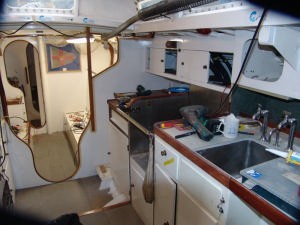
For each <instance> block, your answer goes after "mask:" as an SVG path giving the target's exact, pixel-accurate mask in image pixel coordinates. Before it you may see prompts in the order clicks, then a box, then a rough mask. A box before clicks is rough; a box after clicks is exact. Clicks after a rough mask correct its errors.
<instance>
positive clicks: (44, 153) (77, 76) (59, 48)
mask: <svg viewBox="0 0 300 225" xmlns="http://www.w3.org/2000/svg"><path fill="white" fill-rule="evenodd" d="M117 49H118V42H117V39H113V40H110V42H109V43H105V44H104V43H103V42H102V41H101V40H100V36H99V37H96V38H95V41H94V42H93V43H91V57H92V59H93V60H92V72H93V76H96V75H98V74H99V73H100V72H101V71H103V70H105V69H107V68H108V67H110V66H111V65H112V64H113V63H115V62H116V59H117ZM87 52H88V51H87V50H86V44H85V43H81V44H73V43H67V42H66V39H65V38H63V37H60V36H48V37H47V36H44V37H30V38H23V39H21V38H14V39H13V40H12V41H7V44H6V45H5V48H4V53H3V58H4V64H5V71H2V72H1V74H2V83H3V87H4V91H5V95H6V102H7V111H8V119H9V120H8V121H9V124H10V127H11V129H12V131H13V132H14V133H15V134H16V136H18V138H19V139H21V140H22V141H23V142H24V143H26V144H27V145H28V147H29V149H30V150H31V152H32V156H33V162H34V167H35V170H36V172H37V174H38V175H39V176H41V177H42V178H43V179H45V180H47V181H50V182H59V181H63V180H66V179H69V178H71V177H72V176H73V175H74V174H75V173H76V171H77V170H78V168H79V166H80V152H79V150H80V140H81V138H82V134H83V133H84V131H85V129H86V127H87V125H88V122H89V109H90V102H89V85H88V73H87V71H88V70H87ZM3 74H6V76H3Z"/></svg>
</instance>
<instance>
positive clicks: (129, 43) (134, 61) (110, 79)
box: [75, 40, 172, 178]
mask: <svg viewBox="0 0 300 225" xmlns="http://www.w3.org/2000/svg"><path fill="white" fill-rule="evenodd" d="M148 44H149V43H148V42H145V41H135V40H122V41H120V55H119V57H120V58H119V62H118V63H117V64H116V65H115V66H113V67H111V68H110V69H108V70H106V71H105V72H104V73H102V74H101V75H99V76H96V77H94V78H93V84H94V90H95V91H94V98H95V99H94V104H95V117H96V131H95V132H91V128H90V126H89V127H88V129H87V130H86V133H85V134H84V136H83V137H82V141H81V145H80V159H81V162H80V163H81V166H80V169H79V171H78V173H77V174H76V176H75V178H79V177H85V176H91V175H95V174H96V167H97V166H98V165H102V164H106V163H107V159H108V156H107V152H108V151H109V149H108V140H107V139H108V122H109V121H108V105H107V100H108V99H112V98H114V96H113V94H114V93H115V92H131V91H136V87H137V85H139V84H141V85H143V86H144V87H145V88H146V89H152V90H155V89H162V88H168V87H169V85H170V84H172V82H170V81H168V80H166V79H164V78H161V77H158V76H155V75H151V74H149V73H146V72H144V68H145V62H146V60H145V57H146V50H145V45H148ZM116 141H118V140H116Z"/></svg>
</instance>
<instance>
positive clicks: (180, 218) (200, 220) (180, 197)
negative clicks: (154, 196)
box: [176, 186, 218, 225]
mask: <svg viewBox="0 0 300 225" xmlns="http://www.w3.org/2000/svg"><path fill="white" fill-rule="evenodd" d="M200 188H201V187H199V189H200ZM187 224H192V225H217V224H218V219H217V218H215V217H213V216H211V214H210V213H208V212H207V211H206V210H205V209H204V208H203V207H202V206H201V205H200V204H199V203H197V202H196V201H195V200H194V199H193V197H191V196H190V195H189V194H188V193H187V192H186V191H185V190H184V189H183V188H182V187H181V186H179V187H178V190H177V210H176V225H187Z"/></svg>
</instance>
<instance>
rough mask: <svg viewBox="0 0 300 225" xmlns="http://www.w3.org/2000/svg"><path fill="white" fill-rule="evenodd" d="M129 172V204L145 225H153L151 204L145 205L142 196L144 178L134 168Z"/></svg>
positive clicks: (132, 166)
mask: <svg viewBox="0 0 300 225" xmlns="http://www.w3.org/2000/svg"><path fill="white" fill-rule="evenodd" d="M130 171H131V203H132V207H133V208H134V210H135V211H136V212H137V214H138V215H139V216H140V218H141V219H142V221H143V222H144V224H145V225H153V204H150V203H147V202H145V200H144V195H143V190H142V187H143V181H144V176H143V175H142V174H141V173H140V172H139V171H138V169H137V168H135V166H134V165H131V167H130Z"/></svg>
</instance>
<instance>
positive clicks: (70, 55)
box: [46, 44, 81, 72]
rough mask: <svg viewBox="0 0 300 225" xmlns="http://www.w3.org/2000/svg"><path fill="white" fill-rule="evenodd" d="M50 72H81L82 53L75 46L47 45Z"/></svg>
mask: <svg viewBox="0 0 300 225" xmlns="http://www.w3.org/2000/svg"><path fill="white" fill-rule="evenodd" d="M46 51H47V65H48V71H49V72H55V71H78V70H80V69H81V68H80V53H79V52H78V51H77V49H76V48H75V46H74V44H67V45H64V46H55V45H52V44H46Z"/></svg>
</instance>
